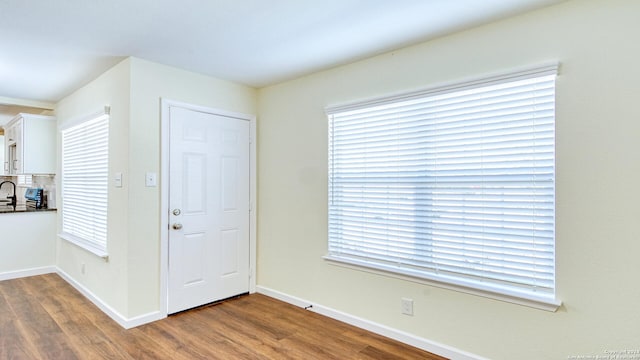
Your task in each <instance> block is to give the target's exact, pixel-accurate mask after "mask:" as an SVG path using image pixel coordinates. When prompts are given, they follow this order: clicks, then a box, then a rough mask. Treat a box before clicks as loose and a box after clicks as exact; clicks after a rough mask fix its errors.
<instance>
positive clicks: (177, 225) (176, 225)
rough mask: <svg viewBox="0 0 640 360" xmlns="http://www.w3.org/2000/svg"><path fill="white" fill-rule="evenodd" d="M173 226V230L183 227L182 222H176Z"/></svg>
mask: <svg viewBox="0 0 640 360" xmlns="http://www.w3.org/2000/svg"><path fill="white" fill-rule="evenodd" d="M172 227H173V230H180V229H182V224H180V223H175V224H173V226H172Z"/></svg>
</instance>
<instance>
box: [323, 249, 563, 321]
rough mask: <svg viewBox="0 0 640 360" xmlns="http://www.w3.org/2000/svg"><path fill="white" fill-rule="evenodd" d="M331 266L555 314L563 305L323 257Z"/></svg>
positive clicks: (361, 262)
mask: <svg viewBox="0 0 640 360" xmlns="http://www.w3.org/2000/svg"><path fill="white" fill-rule="evenodd" d="M323 258H324V259H325V260H326V261H327V262H328V263H329V264H331V265H335V266H341V267H345V268H349V269H354V270H359V271H365V272H369V273H373V274H377V275H383V276H387V277H392V278H396V279H400V280H405V281H411V282H416V283H419V284H425V285H431V286H435V287H439V288H443V289H448V290H453V291H458V292H462V293H465V294H471V295H476V296H481V297H485V298H489V299H494V300H500V301H505V302H509V303H512V304H518V305H523V306H528V307H532V308H535V309H540V310H545V311H550V312H555V311H556V310H558V308H559V307H560V306H561V305H562V302H561V301H559V300H557V299H554V298H551V297H547V296H532V295H529V294H521V293H518V292H516V291H508V290H505V291H498V290H497V289H495V288H492V287H489V286H482V285H478V284H473V285H471V283H470V282H469V283H466V282H465V281H464V280H458V279H446V280H445V279H444V278H442V279H439V278H438V279H436V278H426V277H418V276H412V275H411V274H403V273H398V272H396V271H394V270H393V269H391V268H385V267H384V266H381V265H374V264H371V263H367V262H364V261H357V260H346V259H342V258H338V257H335V256H331V255H326V256H324V257H323Z"/></svg>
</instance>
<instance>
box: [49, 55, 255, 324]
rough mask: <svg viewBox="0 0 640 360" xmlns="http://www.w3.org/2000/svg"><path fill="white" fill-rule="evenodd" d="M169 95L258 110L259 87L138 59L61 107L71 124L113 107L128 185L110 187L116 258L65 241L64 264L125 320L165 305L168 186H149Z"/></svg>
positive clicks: (118, 160) (117, 153)
mask: <svg viewBox="0 0 640 360" xmlns="http://www.w3.org/2000/svg"><path fill="white" fill-rule="evenodd" d="M161 98H168V99H171V100H178V101H183V102H187V103H193V104H197V105H202V106H209V107H216V108H220V109H224V110H228V111H235V112H242V113H248V114H254V113H255V110H256V109H255V108H256V91H255V90H254V89H252V88H249V87H246V86H243V85H238V84H234V83H230V82H226V81H222V80H218V79H215V78H211V77H208V76H204V75H198V74H194V73H191V72H187V71H183V70H179V69H175V68H171V67H168V66H164V65H158V64H155V63H151V62H148V61H144V60H140V59H136V58H129V59H126V60H124V61H123V62H121V63H120V64H118V65H116V66H115V67H114V68H112V69H111V70H109V71H107V72H106V73H105V74H103V75H101V76H100V77H98V78H97V79H96V80H94V81H93V82H91V83H89V84H88V85H86V86H85V87H83V88H81V89H79V90H77V91H76V92H74V93H73V94H71V95H70V96H68V97H67V98H65V99H63V100H62V101H60V103H59V104H58V106H57V108H56V115H57V117H58V122H59V124H60V125H63V124H64V123H65V122H67V121H71V120H73V119H75V118H77V117H79V116H83V115H86V114H91V113H94V112H96V111H99V110H100V109H102V107H103V106H104V105H111V120H110V121H111V125H110V132H111V133H110V136H109V156H110V159H109V167H110V172H111V174H113V173H115V172H122V174H123V187H122V188H115V187H113V184H112V183H110V185H109V214H108V252H109V260H108V261H105V260H102V259H100V258H98V257H96V256H94V255H92V254H90V253H88V252H86V251H84V250H82V249H80V248H78V247H76V246H75V245H72V244H70V243H68V242H66V241H64V240H59V241H58V267H59V268H60V269H61V270H63V271H64V272H66V273H67V274H69V276H70V277H71V278H72V279H73V280H75V281H77V282H78V283H80V284H81V285H82V286H84V287H85V288H87V289H88V290H89V291H91V292H92V293H93V294H95V295H96V297H98V298H99V299H100V301H102V302H103V303H104V304H105V305H107V306H109V307H111V308H112V309H113V310H115V311H116V312H118V313H119V314H120V315H121V316H122V317H123V318H125V319H131V318H135V317H137V316H142V315H145V314H149V313H154V312H158V311H160V255H159V254H160V187H159V186H158V187H145V183H144V175H145V173H146V172H155V173H157V174H158V176H159V174H160V99H161ZM159 180H160V181H161V179H159ZM82 264H85V267H86V271H85V274H82V273H81V271H80V268H81V266H82Z"/></svg>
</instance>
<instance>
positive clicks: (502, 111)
mask: <svg viewBox="0 0 640 360" xmlns="http://www.w3.org/2000/svg"><path fill="white" fill-rule="evenodd" d="M556 73H557V65H551V66H543V67H539V68H535V69H528V70H526V71H521V72H518V73H510V74H507V75H503V76H494V77H491V78H486V79H480V80H476V81H472V82H466V83H461V84H453V85H448V86H443V87H439V88H436V89H430V90H425V91H420V92H414V93H409V94H403V95H398V96H393V97H387V98H383V99H376V100H371V101H366V102H361V103H358V104H350V105H346V106H339V107H332V108H328V109H327V114H328V117H329V253H328V255H327V257H326V258H327V259H329V260H333V261H339V262H342V263H348V264H351V265H357V266H364V267H369V268H373V269H377V270H382V271H386V272H392V273H399V274H403V275H406V276H410V277H414V278H421V279H426V280H428V281H435V282H436V283H441V284H447V286H450V285H454V287H459V288H464V289H474V290H480V291H481V292H488V293H493V294H500V296H503V297H504V295H506V296H507V297H515V298H519V299H523V298H524V299H529V300H531V301H533V302H539V303H543V304H556V305H557V303H556V300H555V254H554V251H555V236H554V234H555V77H556Z"/></svg>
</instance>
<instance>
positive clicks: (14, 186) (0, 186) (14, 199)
mask: <svg viewBox="0 0 640 360" xmlns="http://www.w3.org/2000/svg"><path fill="white" fill-rule="evenodd" d="M4 183H9V184H11V185H13V195H12V196H7V199H11V202H10V203H9V206H14V207H15V206H16V203H17V202H18V201H17V199H18V198H17V197H16V184H15V183H14V182H13V181H9V180H7V181H3V182H1V183H0V189H2V185H4Z"/></svg>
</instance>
